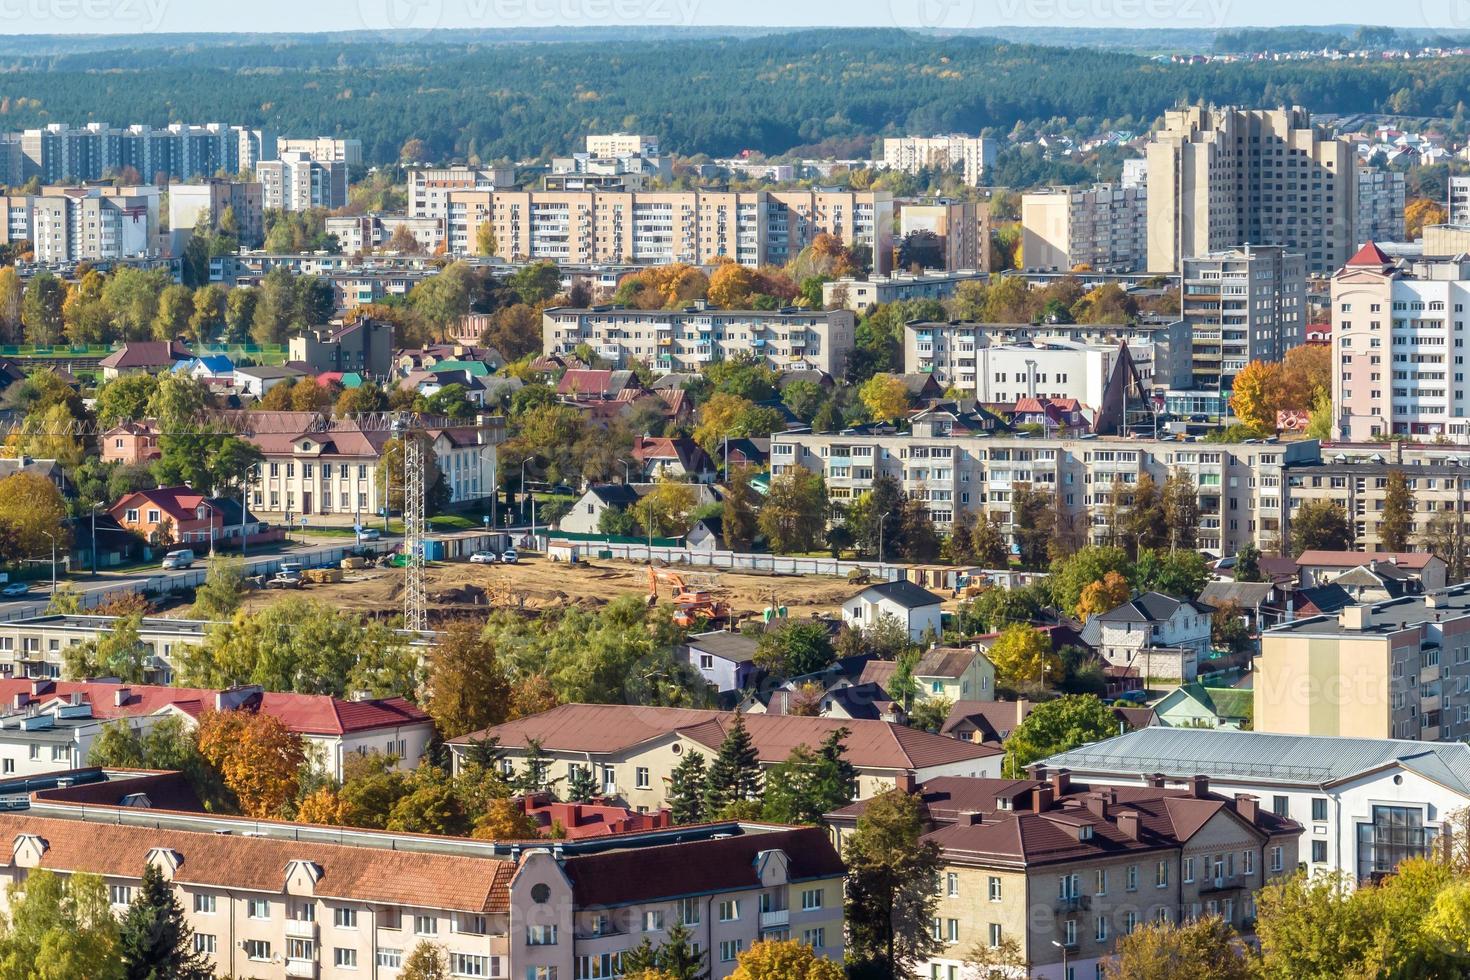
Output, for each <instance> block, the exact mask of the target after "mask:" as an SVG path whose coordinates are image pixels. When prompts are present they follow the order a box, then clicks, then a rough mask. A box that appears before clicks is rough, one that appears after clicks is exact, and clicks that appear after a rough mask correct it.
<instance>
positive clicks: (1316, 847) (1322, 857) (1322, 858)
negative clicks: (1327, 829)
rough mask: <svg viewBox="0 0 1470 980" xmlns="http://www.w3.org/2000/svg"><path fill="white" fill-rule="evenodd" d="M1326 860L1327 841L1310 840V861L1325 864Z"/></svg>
mask: <svg viewBox="0 0 1470 980" xmlns="http://www.w3.org/2000/svg"><path fill="white" fill-rule="evenodd" d="M1326 862H1327V842H1326V841H1325V840H1314V841H1312V863H1313V864H1325V863H1326Z"/></svg>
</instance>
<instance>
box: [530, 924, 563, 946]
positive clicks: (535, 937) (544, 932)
mask: <svg viewBox="0 0 1470 980" xmlns="http://www.w3.org/2000/svg"><path fill="white" fill-rule="evenodd" d="M526 945H527V946H555V945H556V926H527V927H526Z"/></svg>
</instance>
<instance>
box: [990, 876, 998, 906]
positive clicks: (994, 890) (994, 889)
mask: <svg viewBox="0 0 1470 980" xmlns="http://www.w3.org/2000/svg"><path fill="white" fill-rule="evenodd" d="M990 900H991V901H992V902H998V901H1000V879H999V878H997V877H995V876H994V875H991V876H990Z"/></svg>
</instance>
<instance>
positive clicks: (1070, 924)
mask: <svg viewBox="0 0 1470 980" xmlns="http://www.w3.org/2000/svg"><path fill="white" fill-rule="evenodd" d="M1062 945H1063V946H1076V945H1077V920H1076V919H1068V920H1067V921H1066V922H1063V923H1062Z"/></svg>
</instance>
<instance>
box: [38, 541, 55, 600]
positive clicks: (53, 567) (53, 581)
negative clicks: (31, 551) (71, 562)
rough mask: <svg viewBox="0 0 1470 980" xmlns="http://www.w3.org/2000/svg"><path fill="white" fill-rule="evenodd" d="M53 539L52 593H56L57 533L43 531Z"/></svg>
mask: <svg viewBox="0 0 1470 980" xmlns="http://www.w3.org/2000/svg"><path fill="white" fill-rule="evenodd" d="M41 533H42V534H44V535H46V537H47V538H49V539H50V540H51V594H52V595H53V596H54V595H56V535H54V534H52V533H51V532H50V531H42V532H41Z"/></svg>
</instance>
